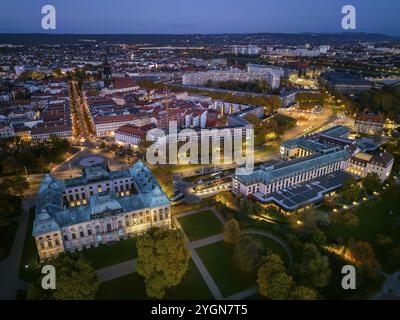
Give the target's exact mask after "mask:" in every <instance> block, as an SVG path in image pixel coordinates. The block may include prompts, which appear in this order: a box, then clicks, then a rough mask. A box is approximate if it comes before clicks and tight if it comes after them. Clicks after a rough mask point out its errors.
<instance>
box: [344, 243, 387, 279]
mask: <svg viewBox="0 0 400 320" xmlns="http://www.w3.org/2000/svg"><path fill="white" fill-rule="evenodd" d="M345 255H346V257H347V258H348V259H349V260H350V261H352V262H353V263H354V264H355V265H356V266H357V267H359V269H360V270H361V271H362V273H363V274H365V275H366V276H367V277H371V278H374V277H376V276H377V275H378V274H379V273H380V269H381V265H380V264H379V262H378V260H376V258H375V253H374V250H373V249H372V246H371V244H369V243H368V242H366V241H355V240H354V239H350V240H349V241H348V244H347V250H346V253H345Z"/></svg>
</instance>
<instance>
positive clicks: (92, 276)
mask: <svg viewBox="0 0 400 320" xmlns="http://www.w3.org/2000/svg"><path fill="white" fill-rule="evenodd" d="M51 264H52V265H53V266H54V268H55V270H56V289H55V290H43V289H42V286H41V281H42V279H41V278H40V279H38V280H37V281H36V282H34V283H33V284H32V285H31V286H30V287H29V289H28V292H27V298H28V299H29V300H93V299H95V297H96V292H97V290H98V287H99V285H100V282H99V280H98V279H97V275H96V272H95V271H94V270H93V267H92V265H91V264H90V262H89V261H87V260H86V259H84V258H83V257H82V256H81V255H80V254H62V255H60V256H59V257H58V258H56V259H54V260H52V261H51Z"/></svg>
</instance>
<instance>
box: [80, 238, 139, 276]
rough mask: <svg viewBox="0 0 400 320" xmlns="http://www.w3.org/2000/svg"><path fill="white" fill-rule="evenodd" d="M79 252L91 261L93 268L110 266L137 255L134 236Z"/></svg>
mask: <svg viewBox="0 0 400 320" xmlns="http://www.w3.org/2000/svg"><path fill="white" fill-rule="evenodd" d="M80 254H81V255H83V256H84V257H85V258H86V259H88V260H89V261H90V262H92V265H93V268H94V269H100V268H103V267H107V266H111V265H113V264H117V263H121V262H124V261H127V260H131V259H135V258H136V257H137V251H136V238H135V237H133V238H129V239H126V240H120V241H118V242H116V243H113V244H111V243H110V244H106V245H101V246H99V247H97V248H90V249H85V250H82V251H81V252H80Z"/></svg>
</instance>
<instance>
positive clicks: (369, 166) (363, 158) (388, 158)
mask: <svg viewBox="0 0 400 320" xmlns="http://www.w3.org/2000/svg"><path fill="white" fill-rule="evenodd" d="M393 163H394V157H393V156H392V155H391V154H390V153H387V152H382V153H379V154H376V155H370V154H368V153H363V152H360V153H357V154H356V155H354V156H353V157H351V159H350V161H349V166H348V168H347V171H348V172H350V173H352V174H354V175H356V176H359V177H361V178H364V177H366V176H367V175H368V173H376V174H377V175H378V177H379V179H380V180H381V181H382V182H383V181H385V180H386V179H388V178H389V177H390V174H391V172H392V168H393Z"/></svg>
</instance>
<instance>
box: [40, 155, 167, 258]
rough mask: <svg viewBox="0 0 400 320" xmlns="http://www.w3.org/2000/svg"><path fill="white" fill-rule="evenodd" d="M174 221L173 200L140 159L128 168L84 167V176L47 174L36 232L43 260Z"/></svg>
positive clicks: (41, 190) (42, 187)
mask: <svg viewBox="0 0 400 320" xmlns="http://www.w3.org/2000/svg"><path fill="white" fill-rule="evenodd" d="M170 226H171V218H170V201H169V199H168V197H167V196H166V195H165V193H164V192H163V191H162V189H161V187H160V185H159V184H158V182H157V180H156V179H155V177H154V176H153V174H152V173H151V171H150V170H149V169H148V168H147V166H146V165H145V164H144V163H143V162H141V161H138V162H136V163H135V164H134V165H132V166H131V167H130V168H128V169H124V170H118V171H110V170H109V169H108V168H107V167H106V166H103V165H97V166H91V167H85V168H84V169H83V174H82V176H80V177H76V178H71V179H66V180H58V179H56V178H54V177H52V176H50V175H46V177H45V178H44V179H43V181H42V183H41V185H40V187H39V192H38V199H37V203H36V212H35V220H34V225H33V230H32V235H33V237H34V238H35V242H36V246H37V250H38V254H39V257H40V260H41V261H43V260H46V259H49V258H52V257H56V256H57V255H59V254H60V253H62V252H75V251H80V250H83V249H87V248H90V247H97V246H99V245H102V244H105V243H108V242H113V241H119V240H121V239H126V238H127V237H131V236H135V235H138V234H142V233H144V232H146V231H148V230H150V229H151V228H169V227H170Z"/></svg>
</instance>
